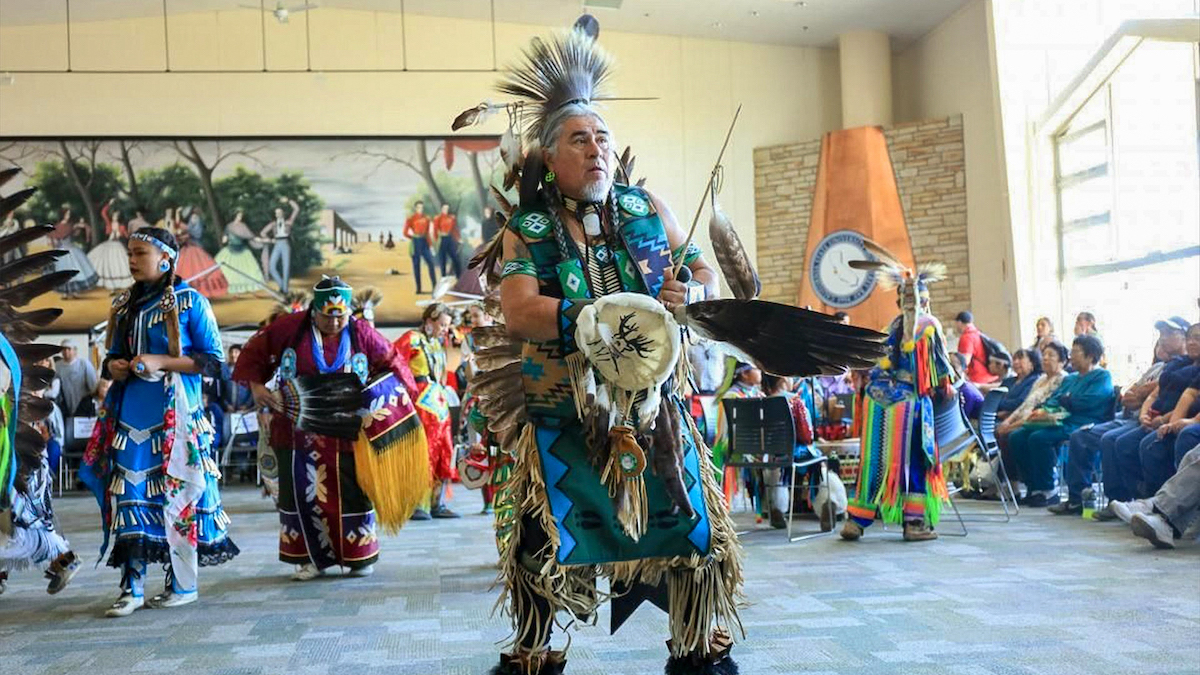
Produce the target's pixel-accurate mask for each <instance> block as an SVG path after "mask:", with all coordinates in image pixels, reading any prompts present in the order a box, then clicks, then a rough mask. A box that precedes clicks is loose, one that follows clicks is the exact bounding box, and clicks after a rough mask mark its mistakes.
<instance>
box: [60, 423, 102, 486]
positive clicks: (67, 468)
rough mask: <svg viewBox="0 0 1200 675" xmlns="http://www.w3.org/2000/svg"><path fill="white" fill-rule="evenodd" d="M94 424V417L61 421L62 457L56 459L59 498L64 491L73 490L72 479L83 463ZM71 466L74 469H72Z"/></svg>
mask: <svg viewBox="0 0 1200 675" xmlns="http://www.w3.org/2000/svg"><path fill="white" fill-rule="evenodd" d="M95 423H96V418H95V417H67V418H66V419H64V420H63V447H62V455H61V456H60V457H59V458H58V476H57V478H58V496H60V497H61V496H62V493H63V490H64V489H68V488H74V480H73V477H74V475H75V474H77V473H78V471H79V464H80V462H82V461H83V453H84V451H85V450H87V444H88V441H89V440H91V438H92V425H94V424H95ZM76 432H79V433H76ZM72 466H73V467H75V468H74V469H72V468H71V467H72Z"/></svg>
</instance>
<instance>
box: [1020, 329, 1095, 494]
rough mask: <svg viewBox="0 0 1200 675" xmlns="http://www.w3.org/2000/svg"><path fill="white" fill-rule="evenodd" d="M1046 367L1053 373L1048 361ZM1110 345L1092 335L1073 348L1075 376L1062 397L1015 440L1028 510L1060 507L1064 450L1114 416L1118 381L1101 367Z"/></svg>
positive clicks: (1043, 408)
mask: <svg viewBox="0 0 1200 675" xmlns="http://www.w3.org/2000/svg"><path fill="white" fill-rule="evenodd" d="M1049 353H1051V350H1050V349H1047V350H1046V354H1043V355H1042V358H1043V366H1044V367H1046V368H1047V370H1049V366H1048V363H1047V361H1046V355H1047V354H1049ZM1103 356H1104V345H1103V344H1102V343H1101V342H1100V340H1099V339H1098V338H1096V337H1093V336H1091V335H1081V336H1079V337H1077V338H1075V341H1074V342H1073V343H1072V344H1071V354H1070V361H1071V365H1073V366H1074V367H1075V373H1073V374H1071V375H1068V376H1067V377H1066V378H1065V379H1064V380H1063V383H1062V385H1061V386H1059V388H1058V391H1056V392H1054V394H1053V395H1051V396H1050V398H1049V399H1047V400H1046V402H1045V403H1043V404H1042V405H1041V406H1040V407H1038V408H1037V409H1036V410H1034V411H1033V412H1032V413H1030V415H1029V418H1028V419H1027V420H1026V421H1025V423H1024V424H1022V425H1021V428H1020V429H1017V430H1015V431H1013V432H1012V434H1011V435H1010V436H1009V439H1008V444H1009V450H1010V452H1011V454H1012V457H1013V460H1014V462H1015V463H1016V465H1017V467H1018V469H1019V470H1020V472H1021V477H1022V479H1024V481H1025V484H1026V486H1028V488H1029V495H1028V496H1027V497H1026V498H1025V504H1026V505H1027V506H1032V507H1039V506H1051V505H1054V504H1057V503H1058V502H1059V499H1058V491H1057V490H1056V489H1055V479H1054V467H1055V465H1056V464H1057V463H1058V445H1059V444H1060V443H1062V442H1063V441H1065V440H1067V438H1069V437H1070V435H1071V432H1073V431H1075V430H1076V429H1078V428H1079V427H1081V426H1083V425H1085V424H1095V423H1097V422H1102V421H1105V420H1107V419H1108V418H1109V416H1110V415H1111V413H1112V396H1113V385H1112V376H1111V375H1109V372H1108V371H1107V370H1105V369H1104V368H1101V367H1100V359H1101V358H1102V357H1103Z"/></svg>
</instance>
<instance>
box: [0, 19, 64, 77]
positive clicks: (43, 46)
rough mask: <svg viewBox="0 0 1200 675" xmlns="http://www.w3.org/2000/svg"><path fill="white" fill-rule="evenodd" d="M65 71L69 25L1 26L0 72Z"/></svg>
mask: <svg viewBox="0 0 1200 675" xmlns="http://www.w3.org/2000/svg"><path fill="white" fill-rule="evenodd" d="M66 69H67V26H66V24H48V25H37V26H4V25H0V70H66Z"/></svg>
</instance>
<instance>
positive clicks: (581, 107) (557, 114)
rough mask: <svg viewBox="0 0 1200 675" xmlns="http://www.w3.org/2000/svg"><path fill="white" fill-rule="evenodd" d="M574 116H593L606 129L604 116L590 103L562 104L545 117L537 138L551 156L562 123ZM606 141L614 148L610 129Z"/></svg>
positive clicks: (555, 150)
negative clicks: (540, 132) (540, 133)
mask: <svg viewBox="0 0 1200 675" xmlns="http://www.w3.org/2000/svg"><path fill="white" fill-rule="evenodd" d="M574 117H595V118H596V119H598V120H600V123H601V124H603V125H604V128H605V129H606V130H607V129H608V122H606V121H605V120H604V116H603V115H601V114H600V111H598V110H596V109H595V108H594V107H592V106H591V105H590V104H587V103H583V102H576V103H569V104H567V105H564V106H563V107H561V108H559V109H557V110H555V111H554V112H553V113H551V114H550V116H548V117H547V118H546V123H545V125H543V126H542V135H541V138H539V139H537V140H538V144H539V145H541V146H542V148H544V149H545V150H546V154H547V155H549V156H551V157H553V156H554V154H555V153H556V152H558V137H559V136H560V135H561V134H562V128H563V125H564V124H566V123H567V120H569V119H572V118H574ZM608 141H609V143H608V147H609V148H610V149H612V148H614V147H615V145H614V143H613V136H612V131H611V130H610V131H609V132H608ZM614 152H615V151H614Z"/></svg>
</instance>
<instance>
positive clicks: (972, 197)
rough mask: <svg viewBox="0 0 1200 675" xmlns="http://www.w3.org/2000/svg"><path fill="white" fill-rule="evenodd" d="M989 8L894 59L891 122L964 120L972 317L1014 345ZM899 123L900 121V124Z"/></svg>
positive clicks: (970, 8)
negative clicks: (959, 117) (958, 116)
mask: <svg viewBox="0 0 1200 675" xmlns="http://www.w3.org/2000/svg"><path fill="white" fill-rule="evenodd" d="M989 42H990V41H989V39H988V7H987V3H986V2H985V0H974V1H973V2H970V3H968V4H966V5H964V6H963V8H962V9H960V10H959V11H958V12H956V13H955V14H953V15H952V16H951V17H950V18H949V19H947V20H946V21H945V22H943V23H942V24H941V25H940V26H938V27H937V28H935V29H934V30H933V31H931V32H930V33H929V34H928V35H926V36H925V37H924V38H922V39H921V40H920V41H919V42H917V43H916V44H915V45H913V46H912V47H910V48H909V49H907V50H906V51H904V52H903V53H901V54H899V55H898V56H897V57H896V63H895V67H894V69H893V75H894V77H895V80H894V87H895V89H894V91H895V100H896V103H897V106H896V121H897V122H905V121H917V120H924V119H931V118H938V117H946V116H951V115H956V114H960V113H961V114H962V119H963V136H964V144H965V153H966V168H965V180H966V186H967V227H968V233H969V237H968V241H969V242H970V249H969V253H970V256H969V257H970V276H971V278H972V279H973V280H975V283H973V284H972V285H971V298H970V303H969V304H970V307H956V308H954V311H956V312H957V311H961V310H963V309H970V310H971V311H972V312H974V314H975V322H976V323H977V324H979V327H980V329H981V330H983V331H984V332H986V333H988V334H990V335H992V336H994V337H996V338H997V339H999V340H1001V341H1004V342H1006V343H1012V344H1019V342H1020V340H1021V338H1023V337H1024V336H1021V335H1019V334H1018V332H1019V330H1018V329H1019V323H1018V302H1017V284H1016V280H1015V277H1014V274H1013V241H1012V225H1011V222H1010V220H1009V216H1008V214H1009V211H1008V200H1007V198H1006V196H1005V195H1006V190H1007V188H1006V186H1007V175H1006V171H1005V162H1004V155H1003V151H1002V143H1001V136H1000V130H999V129H1000V128H999V124H998V115H999V105H998V98H997V96H998V93H997V90H996V79H995V76H994V68H993V65H992V64H993V62H992V60H991V54H990V52H989ZM902 115H903V117H902Z"/></svg>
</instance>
